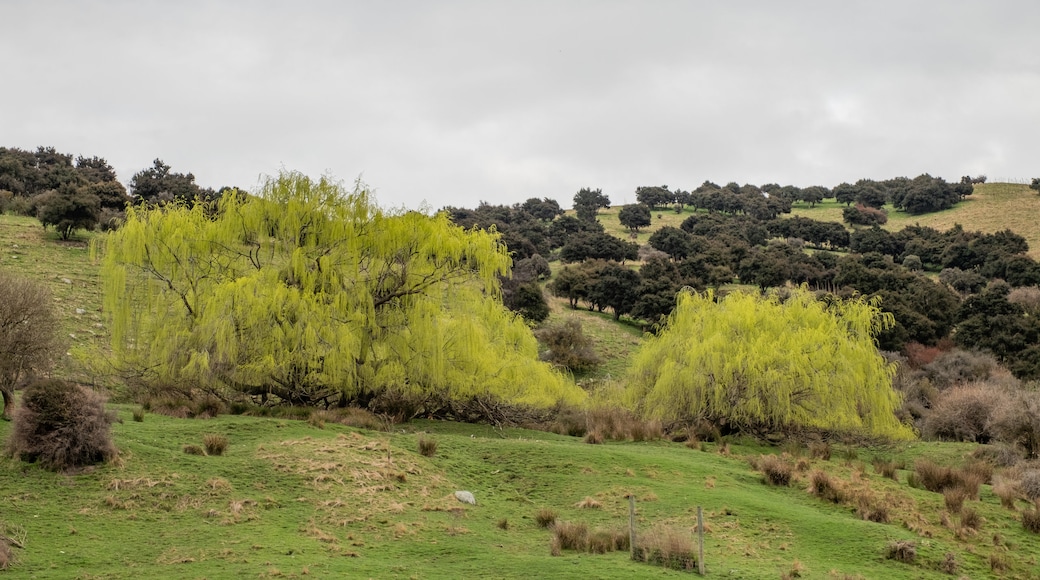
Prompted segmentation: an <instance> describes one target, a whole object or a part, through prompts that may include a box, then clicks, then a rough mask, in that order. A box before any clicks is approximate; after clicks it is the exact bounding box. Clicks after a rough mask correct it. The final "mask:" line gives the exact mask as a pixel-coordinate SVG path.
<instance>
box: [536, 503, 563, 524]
mask: <svg viewBox="0 0 1040 580" xmlns="http://www.w3.org/2000/svg"><path fill="white" fill-rule="evenodd" d="M558 517H559V514H557V513H556V510H553V509H549V508H542V509H540V510H538V512H537V513H535V514H534V521H535V523H536V524H538V527H539V528H549V527H552V526H553V524H555V523H556V518H558Z"/></svg>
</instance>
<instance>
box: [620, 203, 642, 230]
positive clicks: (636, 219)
mask: <svg viewBox="0 0 1040 580" xmlns="http://www.w3.org/2000/svg"><path fill="white" fill-rule="evenodd" d="M618 221H619V222H621V225H623V226H625V227H626V228H628V231H630V232H632V233H633V234H638V233H639V228H645V227H647V226H649V225H650V208H649V207H647V206H646V205H644V204H643V203H636V204H631V205H626V206H624V207H622V208H621V209H620V210H618Z"/></svg>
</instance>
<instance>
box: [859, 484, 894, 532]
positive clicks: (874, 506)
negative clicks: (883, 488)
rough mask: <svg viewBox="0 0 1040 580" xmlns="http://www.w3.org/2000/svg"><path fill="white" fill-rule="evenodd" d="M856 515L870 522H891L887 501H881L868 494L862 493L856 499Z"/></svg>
mask: <svg viewBox="0 0 1040 580" xmlns="http://www.w3.org/2000/svg"><path fill="white" fill-rule="evenodd" d="M856 515H858V516H859V517H860V519H862V520H866V521H868V522H876V523H879V524H887V523H888V521H889V518H888V505H887V504H886V503H885V501H884V500H881V501H879V500H878V498H877V497H875V496H874V495H873V494H871V493H866V492H865V493H861V494H860V495H859V497H857V499H856Z"/></svg>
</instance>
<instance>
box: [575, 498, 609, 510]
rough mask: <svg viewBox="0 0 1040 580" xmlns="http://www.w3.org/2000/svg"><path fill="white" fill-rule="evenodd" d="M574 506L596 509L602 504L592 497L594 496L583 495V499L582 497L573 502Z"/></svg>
mask: <svg viewBox="0 0 1040 580" xmlns="http://www.w3.org/2000/svg"><path fill="white" fill-rule="evenodd" d="M574 507H576V508H579V509H594V510H598V509H600V508H602V507H603V504H601V503H600V502H599V501H597V500H596V498H594V497H590V496H585V499H583V500H581V501H579V502H578V503H576V504H574Z"/></svg>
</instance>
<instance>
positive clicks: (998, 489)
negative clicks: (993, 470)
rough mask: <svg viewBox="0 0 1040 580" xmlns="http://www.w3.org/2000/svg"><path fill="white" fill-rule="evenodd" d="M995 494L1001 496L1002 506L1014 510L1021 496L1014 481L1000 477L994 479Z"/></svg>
mask: <svg viewBox="0 0 1040 580" xmlns="http://www.w3.org/2000/svg"><path fill="white" fill-rule="evenodd" d="M993 495H995V496H997V497H999V498H1000V505H1001V506H1002V507H1005V508H1007V509H1010V510H1013V509H1015V501H1016V500H1018V497H1019V491H1018V486H1017V485H1015V482H1014V481H1010V480H1007V479H1004V478H1001V477H998V478H996V479H995V480H994V481H993Z"/></svg>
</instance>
